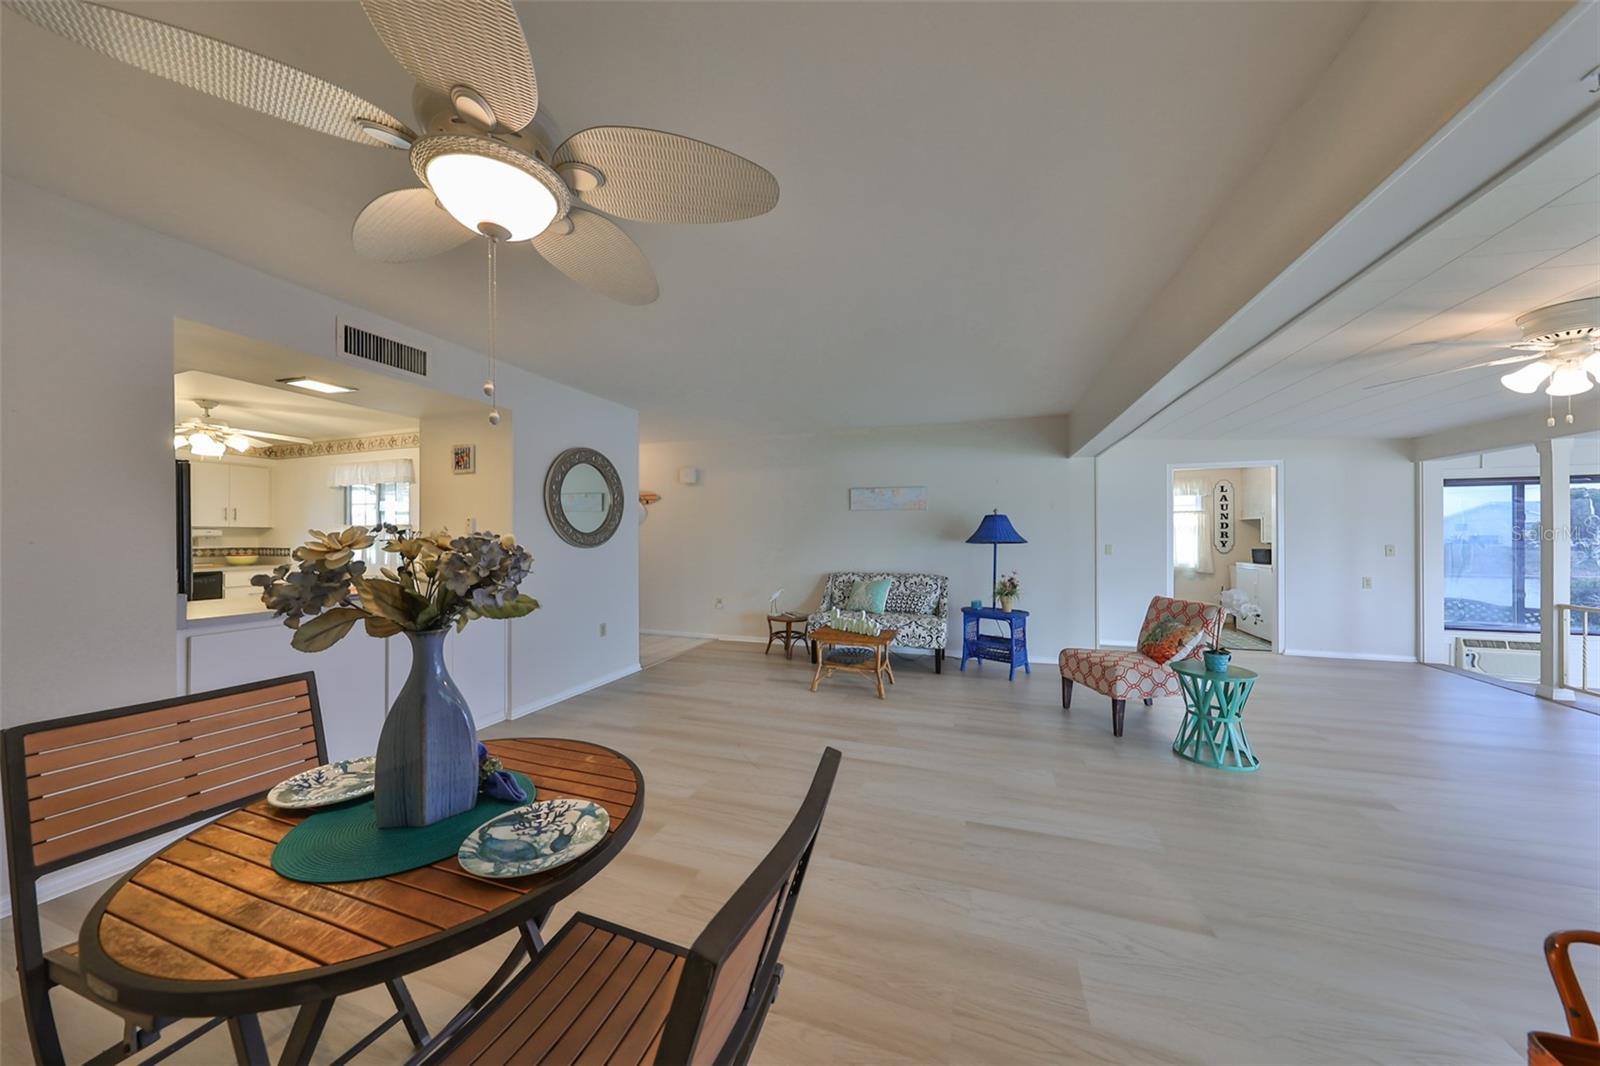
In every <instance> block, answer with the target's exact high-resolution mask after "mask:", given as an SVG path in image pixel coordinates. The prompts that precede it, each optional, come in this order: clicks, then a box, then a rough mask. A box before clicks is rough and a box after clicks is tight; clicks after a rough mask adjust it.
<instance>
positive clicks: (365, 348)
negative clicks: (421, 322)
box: [339, 322, 428, 377]
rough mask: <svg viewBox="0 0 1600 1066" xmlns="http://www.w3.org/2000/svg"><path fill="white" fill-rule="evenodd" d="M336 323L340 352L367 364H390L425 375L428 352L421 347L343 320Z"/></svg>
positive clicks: (399, 368) (426, 372)
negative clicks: (338, 326)
mask: <svg viewBox="0 0 1600 1066" xmlns="http://www.w3.org/2000/svg"><path fill="white" fill-rule="evenodd" d="M339 325H340V330H339V340H340V344H341V346H342V347H341V350H342V351H343V352H344V354H346V355H353V356H355V357H356V358H357V359H365V360H367V361H368V362H371V363H382V364H383V365H384V366H392V367H394V368H395V369H396V370H405V371H408V372H410V373H412V374H420V375H421V376H423V377H427V376H428V353H427V352H426V351H425V350H423V349H422V348H417V347H413V346H412V345H409V344H402V343H401V342H400V341H397V340H393V339H391V338H389V337H385V336H382V335H380V334H377V333H372V332H370V331H368V330H364V329H361V328H359V327H357V326H352V325H349V324H347V323H343V322H341V323H340V324H339Z"/></svg>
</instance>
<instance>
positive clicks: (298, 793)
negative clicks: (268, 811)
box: [267, 755, 378, 810]
mask: <svg viewBox="0 0 1600 1066" xmlns="http://www.w3.org/2000/svg"><path fill="white" fill-rule="evenodd" d="M377 767H378V759H377V756H375V755H363V756H362V757H361V758H359V759H341V760H340V761H339V762H331V763H328V764H327V765H325V766H318V767H316V768H314V769H311V770H306V771H304V772H302V773H298V774H295V775H294V776H293V777H291V778H289V780H287V781H284V782H282V783H280V784H278V785H276V786H274V787H273V789H272V791H271V792H268V793H267V802H268V803H270V804H272V805H273V806H274V807H285V808H288V809H290V810H305V809H307V808H311V807H331V806H332V805H333V804H335V803H343V802H345V801H346V800H353V799H358V798H360V797H362V796H370V795H372V790H373V787H374V784H375V782H376V780H377Z"/></svg>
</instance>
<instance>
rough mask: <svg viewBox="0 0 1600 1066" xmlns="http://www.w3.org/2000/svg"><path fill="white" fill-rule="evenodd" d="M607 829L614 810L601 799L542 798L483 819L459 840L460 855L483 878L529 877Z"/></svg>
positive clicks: (599, 838)
mask: <svg viewBox="0 0 1600 1066" xmlns="http://www.w3.org/2000/svg"><path fill="white" fill-rule="evenodd" d="M609 828H611V815H610V814H608V813H607V812H606V809H605V808H604V807H601V806H600V805H599V804H596V803H591V802H589V801H588V800H577V799H554V800H544V801H542V802H540V803H530V804H528V805H527V806H525V807H518V808H516V809H515V810H510V811H507V812H506V813H504V814H502V815H499V816H498V817H495V818H491V819H489V821H487V822H484V823H483V824H482V825H480V826H479V827H478V828H476V829H474V830H473V831H472V832H471V833H469V834H468V835H467V838H466V839H465V840H463V841H462V842H461V850H460V851H459V852H457V854H456V859H457V860H458V861H459V862H460V863H461V867H462V869H464V870H466V871H467V872H468V873H474V874H477V875H478V876H479V877H526V876H527V875H529V874H536V873H539V872H540V871H542V870H548V869H551V868H552V867H555V866H560V865H561V864H562V863H567V862H571V861H572V860H573V859H576V858H577V857H578V856H580V855H582V854H584V853H585V852H587V851H588V850H589V849H590V848H592V847H594V846H595V845H596V844H598V843H600V841H602V840H604V839H605V837H606V830H607V829H609Z"/></svg>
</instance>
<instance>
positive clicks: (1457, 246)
mask: <svg viewBox="0 0 1600 1066" xmlns="http://www.w3.org/2000/svg"><path fill="white" fill-rule="evenodd" d="M1596 295H1600V116H1595V117H1592V118H1590V119H1589V120H1588V121H1587V122H1585V123H1583V124H1581V125H1579V126H1578V127H1577V128H1575V129H1573V130H1572V131H1570V132H1569V133H1568V134H1566V135H1564V136H1562V137H1560V138H1557V139H1556V140H1554V141H1553V142H1552V143H1551V144H1550V145H1549V146H1548V147H1547V148H1546V149H1545V150H1544V151H1543V152H1541V153H1539V154H1537V155H1535V156H1534V157H1533V158H1531V159H1529V160H1527V161H1526V162H1524V163H1523V164H1522V165H1520V166H1518V167H1516V168H1514V169H1513V170H1512V171H1511V172H1510V173H1508V174H1507V175H1506V176H1505V177H1504V178H1503V179H1501V180H1499V181H1498V182H1495V183H1493V184H1491V185H1490V186H1489V187H1488V188H1486V189H1484V190H1483V191H1482V192H1481V193H1480V194H1479V195H1478V196H1476V197H1475V198H1473V199H1472V200H1470V201H1468V202H1467V203H1464V204H1462V205H1461V206H1460V207H1458V208H1457V209H1456V210H1454V211H1452V212H1451V213H1450V214H1448V215H1447V216H1445V217H1444V218H1442V219H1440V220H1439V221H1438V222H1437V223H1436V224H1434V225H1433V226H1431V227H1429V228H1428V229H1427V230H1425V231H1424V232H1422V233H1420V234H1418V235H1417V236H1416V238H1415V239H1413V240H1411V241H1409V242H1407V243H1406V244H1404V245H1403V246H1401V247H1400V248H1398V249H1397V250H1396V251H1395V252H1394V253H1392V254H1391V255H1389V256H1387V257H1385V258H1384V259H1382V260H1380V261H1379V262H1378V263H1376V264H1374V265H1373V266H1372V267H1370V268H1369V269H1368V270H1366V271H1364V272H1363V273H1362V274H1360V275H1358V276H1357V277H1356V278H1354V279H1352V280H1351V281H1350V282H1349V283H1348V284H1347V285H1345V286H1344V287H1342V288H1341V289H1339V290H1338V291H1337V292H1335V293H1333V294H1332V295H1331V296H1329V297H1328V298H1327V299H1326V300H1324V301H1322V302H1321V303H1320V304H1318V305H1317V306H1315V307H1313V308H1312V309H1311V310H1309V311H1307V312H1306V313H1305V314H1304V315H1302V316H1301V317H1300V318H1298V319H1296V320H1295V321H1293V322H1291V323H1290V324H1289V325H1288V326H1286V327H1284V328H1283V329H1282V330H1280V331H1279V332H1278V333H1276V334H1274V335H1273V336H1271V337H1269V338H1268V339H1267V340H1266V341H1264V342H1262V343H1261V344H1259V345H1257V346H1256V347H1255V348H1254V349H1252V350H1250V351H1249V352H1246V353H1245V354H1244V355H1242V356H1241V357H1240V358H1239V359H1237V360H1236V361H1234V362H1233V363H1232V364H1230V365H1229V366H1228V367H1227V368H1226V369H1224V370H1223V371H1222V372H1220V373H1218V374H1216V375H1214V376H1213V377H1211V378H1210V379H1208V380H1207V381H1206V382H1205V383H1204V384H1203V385H1201V386H1199V387H1198V388H1195V389H1193V390H1191V391H1190V392H1188V393H1187V394H1186V395H1184V396H1183V397H1182V398H1180V399H1179V400H1177V401H1176V402H1175V403H1173V404H1171V405H1169V406H1168V407H1167V408H1166V409H1165V410H1163V411H1162V412H1161V413H1160V414H1159V415H1157V416H1156V417H1155V418H1153V419H1152V420H1150V421H1149V422H1147V423H1146V424H1145V425H1144V426H1143V427H1141V428H1140V430H1139V431H1138V433H1137V434H1136V435H1138V436H1147V437H1180V438H1214V437H1233V438H1257V439H1262V438H1274V437H1308V436H1309V437H1417V436H1424V435H1426V434H1429V433H1435V432H1438V431H1440V430H1445V429H1450V428H1453V427H1457V426H1464V425H1471V424H1473V423H1477V422H1481V421H1487V420H1491V419H1498V418H1503V417H1506V416H1510V415H1516V414H1519V413H1526V414H1527V415H1528V416H1529V418H1530V425H1531V426H1533V427H1539V426H1540V425H1541V423H1542V419H1543V416H1544V415H1545V412H1546V410H1547V405H1548V400H1547V398H1546V397H1545V396H1544V395H1543V394H1542V393H1539V394H1535V395H1533V396H1522V395H1518V394H1516V393H1513V392H1510V391H1509V390H1507V389H1505V388H1504V387H1502V386H1501V385H1500V377H1501V375H1503V374H1505V373H1506V372H1507V371H1509V370H1511V369H1515V368H1514V367H1502V368H1495V367H1485V368H1482V369H1477V370H1462V371H1460V372H1459V373H1453V374H1448V375H1442V376H1437V377H1429V378H1424V379H1422V380H1418V381H1411V382H1406V383H1402V384H1394V385H1389V386H1386V387H1380V388H1373V387H1371V386H1375V385H1384V383H1386V382H1393V381H1398V380H1399V379H1401V378H1408V377H1412V376H1413V375H1419V374H1426V373H1428V372H1430V371H1435V370H1449V369H1452V368H1456V367H1465V366H1468V365H1470V364H1474V363H1480V362H1484V361H1486V360H1489V359H1495V358H1498V357H1500V356H1502V355H1511V354H1515V353H1511V352H1507V351H1505V350H1504V349H1503V348H1500V347H1497V346H1498V345H1502V344H1505V343H1509V342H1513V341H1517V340H1520V339H1522V335H1521V333H1520V331H1519V330H1518V329H1517V327H1516V319H1517V318H1518V316H1520V315H1522V314H1525V313H1526V312H1528V311H1531V310H1533V309H1534V308H1537V307H1541V306H1544V305H1546V304H1551V303H1557V302H1560V301H1563V300H1574V299H1578V298H1581V297H1586V296H1596ZM1459 339H1466V340H1469V341H1473V342H1481V343H1480V344H1479V346H1477V347H1454V346H1451V347H1429V346H1427V344H1426V342H1431V341H1445V340H1452V341H1453V340H1459ZM1417 345H1422V346H1420V347H1418V346H1417ZM1597 397H1600V392H1590V393H1587V394H1585V395H1583V396H1578V397H1575V398H1574V405H1575V406H1576V405H1580V404H1600V398H1597ZM1558 404H1559V406H1558V408H1557V413H1558V415H1559V414H1561V413H1564V412H1565V410H1566V402H1565V401H1564V400H1563V401H1558Z"/></svg>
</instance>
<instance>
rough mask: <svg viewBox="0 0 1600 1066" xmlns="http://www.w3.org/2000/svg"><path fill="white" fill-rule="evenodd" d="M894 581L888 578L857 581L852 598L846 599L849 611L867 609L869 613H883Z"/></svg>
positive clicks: (845, 606) (851, 594)
mask: <svg viewBox="0 0 1600 1066" xmlns="http://www.w3.org/2000/svg"><path fill="white" fill-rule="evenodd" d="M891 583H892V582H890V580H889V579H888V578H882V579H880V580H877V581H857V582H856V584H855V588H853V589H851V590H850V598H849V599H847V600H845V601H844V609H845V610H847V611H866V612H868V613H869V614H882V613H883V606H884V603H885V601H887V600H888V598H889V586H890V584H891Z"/></svg>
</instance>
